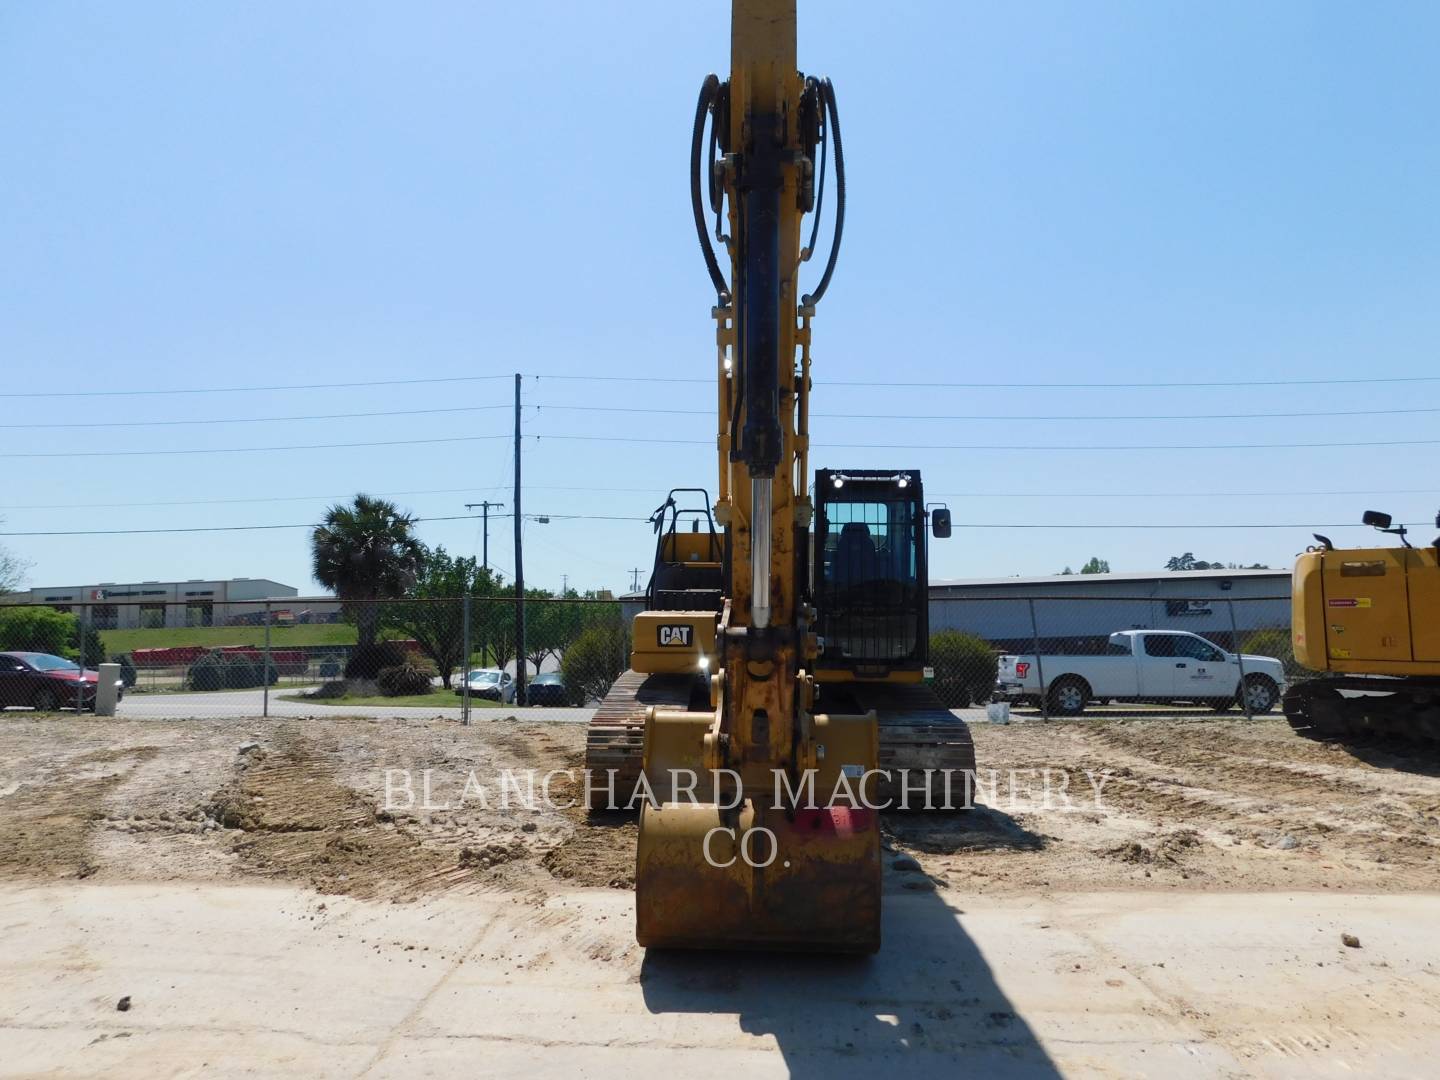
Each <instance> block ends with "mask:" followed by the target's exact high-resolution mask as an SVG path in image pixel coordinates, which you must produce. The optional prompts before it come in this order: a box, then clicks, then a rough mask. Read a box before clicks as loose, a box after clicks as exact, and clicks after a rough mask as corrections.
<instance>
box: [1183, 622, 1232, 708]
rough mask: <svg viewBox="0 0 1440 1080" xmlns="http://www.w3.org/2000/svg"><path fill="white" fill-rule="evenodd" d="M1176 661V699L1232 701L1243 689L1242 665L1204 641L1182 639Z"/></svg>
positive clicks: (1186, 636) (1197, 638) (1190, 637)
mask: <svg viewBox="0 0 1440 1080" xmlns="http://www.w3.org/2000/svg"><path fill="white" fill-rule="evenodd" d="M1175 658H1176V660H1177V664H1176V666H1175V696H1176V697H1179V698H1185V699H1186V700H1195V701H1199V700H1201V699H1203V698H1218V697H1228V696H1229V695H1231V694H1233V693H1234V692H1235V687H1236V686H1238V685H1239V682H1240V680H1239V675H1238V667H1239V665H1238V664H1236V663H1232V662H1231V661H1230V660H1228V659H1227V658H1226V656H1225V654H1224V653H1223V652H1221V651H1220V650H1219V649H1218V648H1216V647H1215V646H1214V645H1211V644H1210V642H1208V641H1206V640H1204V639H1203V638H1200V637H1193V636H1191V635H1190V634H1182V635H1178V636H1177V637H1176V641H1175ZM1182 665H1183V666H1182Z"/></svg>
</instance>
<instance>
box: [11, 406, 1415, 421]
mask: <svg viewBox="0 0 1440 1080" xmlns="http://www.w3.org/2000/svg"><path fill="white" fill-rule="evenodd" d="M534 407H535V408H536V409H538V410H541V411H543V410H546V409H549V410H551V411H564V412H594V413H644V414H648V415H656V416H662V415H663V416H714V415H715V410H714V409H659V408H639V407H632V406H622V405H544V404H541V405H536V406H534ZM1414 413H1440V407H1435V408H1419V409H1340V410H1333V411H1331V410H1315V411H1308V412H1305V411H1301V412H1260V413H1174V414H1169V415H1150V416H1140V415H1136V414H1134V413H1128V414H1124V413H1122V414H1104V413H1078V414H1077V413H1066V414H1063V415H1056V416H1040V415H1035V414H1032V413H1016V414H1010V415H1006V414H999V413H969V414H964V413H961V414H956V413H948V414H944V413H874V412H869V413H822V412H817V413H811V414H810V416H811V418H812V419H816V420H951V421H959V420H963V421H976V420H1005V421H1021V422H1025V421H1030V420H1063V421H1066V422H1068V423H1072V424H1073V423H1077V422H1083V421H1086V420H1107V421H1108V420H1278V419H1287V418H1296V417H1301V418H1307V419H1308V418H1310V417H1316V416H1394V415H1397V414H1414ZM37 426H43V425H37ZM76 426H83V425H76Z"/></svg>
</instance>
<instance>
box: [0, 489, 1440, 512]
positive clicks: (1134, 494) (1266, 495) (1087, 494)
mask: <svg viewBox="0 0 1440 1080" xmlns="http://www.w3.org/2000/svg"><path fill="white" fill-rule="evenodd" d="M502 490H503V491H509V490H510V485H508V484H496V485H494V486H492V487H477V488H431V489H427V490H420V491H376V492H374V494H375V495H378V496H382V497H392V496H401V495H461V494H471V493H474V492H485V491H502ZM525 490H526V491H591V492H606V493H611V492H614V493H624V494H639V495H651V494H654V495H658V494H660V493H661V489H660V488H658V487H656V488H649V487H592V486H590V485H568V484H535V485H533V486H527V487H526V488H525ZM353 494H354V492H339V493H337V494H330V495H278V496H277V495H267V496H263V497H260V498H253V499H175V500H167V501H164V502H109V503H20V504H16V505H12V506H5V507H0V510H113V509H126V510H129V509H144V508H149V507H159V506H233V505H240V504H248V503H271V502H314V501H316V500H321V501H324V500H329V499H347V498H349V497H350V496H351V495H353ZM926 494H928V495H933V496H934V497H936V498H942V499H1276V498H1359V497H1364V498H1370V497H1372V496H1373V497H1377V498H1378V497H1380V496H1389V495H1440V488H1365V489H1364V490H1355V491H931V492H927V493H926Z"/></svg>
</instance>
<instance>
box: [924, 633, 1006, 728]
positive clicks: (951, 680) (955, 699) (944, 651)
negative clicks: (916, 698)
mask: <svg viewBox="0 0 1440 1080" xmlns="http://www.w3.org/2000/svg"><path fill="white" fill-rule="evenodd" d="M999 664H1000V661H999V658H998V657H997V656H996V654H995V649H994V648H993V647H992V646H991V644H990V643H989V642H988V641H986V640H985V639H984V638H982V637H979V636H978V635H975V634H967V633H965V632H964V631H962V630H942V631H940V632H939V633H938V634H932V635H930V666H931V667H933V668H934V669H935V683H934V689H935V693H936V694H937V695H938V696H939V698H940V701H941V702H942V703H943V704H944V705H945V707H946V708H947V709H963V708H964V707H965V706H967V705H974V704H977V703H978V702H982V701H989V700H990V695H991V694H993V693H994V691H995V675H996V672H997V671H998V670H999Z"/></svg>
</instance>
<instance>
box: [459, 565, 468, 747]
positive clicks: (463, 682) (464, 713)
mask: <svg viewBox="0 0 1440 1080" xmlns="http://www.w3.org/2000/svg"><path fill="white" fill-rule="evenodd" d="M460 642H461V644H460V723H461V724H463V725H467V726H468V725H469V723H470V594H469V593H468V592H467V593H466V594H465V595H464V596H462V597H461V598H460Z"/></svg>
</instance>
